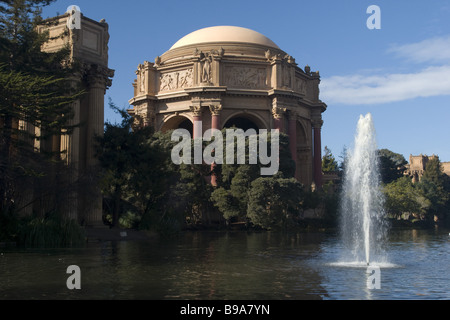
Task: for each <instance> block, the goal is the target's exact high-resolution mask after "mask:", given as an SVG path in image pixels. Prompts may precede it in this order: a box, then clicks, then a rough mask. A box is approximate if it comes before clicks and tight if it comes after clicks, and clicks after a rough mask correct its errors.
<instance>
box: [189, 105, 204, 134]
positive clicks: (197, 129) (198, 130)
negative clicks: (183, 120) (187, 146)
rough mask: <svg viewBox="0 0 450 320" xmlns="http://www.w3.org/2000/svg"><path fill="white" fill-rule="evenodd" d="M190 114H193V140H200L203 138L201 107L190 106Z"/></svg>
mask: <svg viewBox="0 0 450 320" xmlns="http://www.w3.org/2000/svg"><path fill="white" fill-rule="evenodd" d="M190 109H191V112H192V113H193V120H194V123H193V126H192V128H193V133H192V135H193V138H194V139H197V138H202V137H203V127H202V108H201V106H191V107H190Z"/></svg>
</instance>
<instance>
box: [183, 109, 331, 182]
mask: <svg viewBox="0 0 450 320" xmlns="http://www.w3.org/2000/svg"><path fill="white" fill-rule="evenodd" d="M209 109H210V111H211V129H217V130H221V126H220V111H221V110H222V106H221V105H220V104H218V105H211V106H209ZM191 111H192V112H193V120H194V125H193V138H194V139H197V138H202V136H203V128H202V110H201V107H199V106H196V107H192V108H191ZM285 112H286V109H284V108H274V109H273V110H272V114H273V126H274V129H277V130H279V131H280V132H284V131H285V130H284V126H283V120H284V117H283V114H284V113H285ZM322 123H323V121H322V120H319V121H313V122H312V126H313V159H314V160H313V178H314V183H315V185H316V188H321V187H322V151H321V148H322V145H321V128H322ZM287 134H288V135H289V139H290V142H289V149H290V152H291V156H292V159H293V160H294V162H295V168H296V169H295V178H296V179H297V180H299V173H298V170H297V116H296V114H295V112H293V111H289V118H288V128H287ZM214 166H215V164H214V163H213V164H212V165H211V171H213V170H214ZM211 184H212V185H214V186H215V185H217V177H216V176H215V175H214V174H212V175H211Z"/></svg>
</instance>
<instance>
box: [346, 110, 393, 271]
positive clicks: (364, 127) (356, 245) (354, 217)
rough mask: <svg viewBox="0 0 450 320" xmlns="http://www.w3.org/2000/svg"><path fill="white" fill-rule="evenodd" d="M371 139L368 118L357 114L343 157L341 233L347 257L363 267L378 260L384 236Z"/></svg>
mask: <svg viewBox="0 0 450 320" xmlns="http://www.w3.org/2000/svg"><path fill="white" fill-rule="evenodd" d="M375 136H376V135H375V128H374V125H373V122H372V115H371V114H370V113H368V114H367V115H366V116H363V115H361V116H360V118H359V121H358V125H357V130H356V136H355V143H354V149H353V150H352V151H351V152H349V153H348V154H347V157H346V162H345V174H344V181H343V190H342V191H343V192H342V203H341V234H342V237H343V240H344V243H345V245H346V246H347V247H349V248H350V252H351V255H352V256H351V257H350V258H351V259H353V261H354V262H358V263H364V264H367V265H369V263H371V262H372V261H374V260H373V259H375V258H374V256H377V258H379V255H380V253H381V250H382V244H383V241H384V238H385V234H386V228H385V225H384V222H383V219H382V217H383V214H384V213H383V212H384V211H383V197H382V193H381V190H380V179H379V168H378V157H377V143H376V139H375ZM347 258H348V257H347Z"/></svg>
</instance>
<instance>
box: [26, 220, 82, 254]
mask: <svg viewBox="0 0 450 320" xmlns="http://www.w3.org/2000/svg"><path fill="white" fill-rule="evenodd" d="M18 242H19V244H23V245H25V246H31V247H73V246H82V245H83V244H84V243H85V242H86V234H85V231H84V229H83V227H81V226H80V225H79V224H78V222H77V221H75V220H73V219H67V218H62V217H59V216H58V215H56V214H53V215H49V216H47V217H43V218H42V217H27V218H24V219H23V220H22V221H21V222H20V224H19V230H18Z"/></svg>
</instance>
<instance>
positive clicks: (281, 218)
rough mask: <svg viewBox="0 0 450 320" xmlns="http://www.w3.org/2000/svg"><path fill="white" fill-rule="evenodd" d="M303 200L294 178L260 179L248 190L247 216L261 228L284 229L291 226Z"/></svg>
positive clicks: (301, 190)
mask: <svg viewBox="0 0 450 320" xmlns="http://www.w3.org/2000/svg"><path fill="white" fill-rule="evenodd" d="M302 200H303V186H302V184H301V183H300V182H298V181H297V180H296V179H295V178H289V179H286V178H283V177H280V176H277V175H275V176H274V177H260V178H258V179H256V180H254V181H253V182H252V184H251V188H250V190H249V200H248V210H247V216H248V218H249V219H250V221H251V222H252V223H253V224H254V225H256V226H260V227H262V228H268V229H271V228H276V229H285V228H287V227H288V226H290V225H293V224H294V222H295V218H296V217H297V216H298V215H299V212H300V207H301V203H302Z"/></svg>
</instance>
